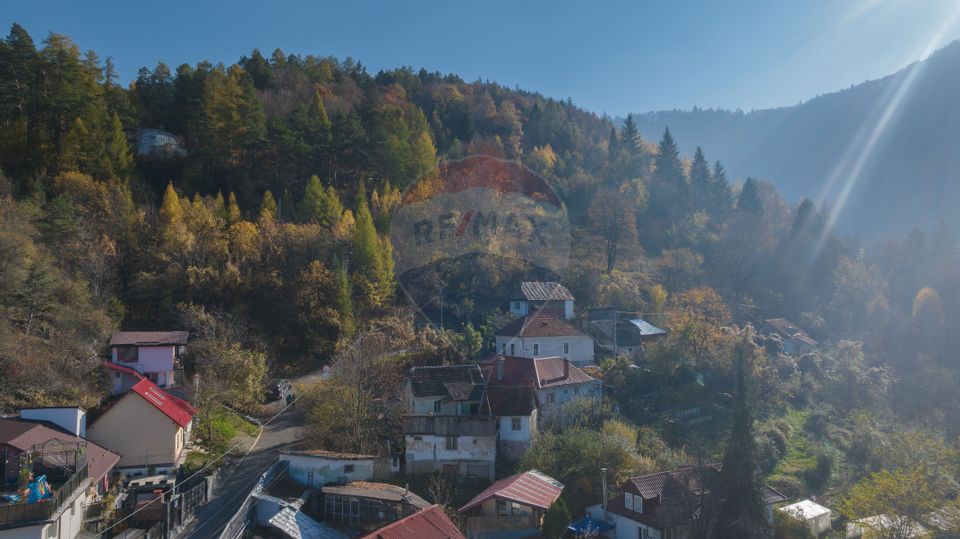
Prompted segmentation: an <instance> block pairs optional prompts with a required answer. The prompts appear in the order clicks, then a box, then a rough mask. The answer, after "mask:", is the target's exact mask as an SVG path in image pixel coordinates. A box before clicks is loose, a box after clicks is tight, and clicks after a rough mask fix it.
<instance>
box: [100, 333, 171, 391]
mask: <svg viewBox="0 0 960 539" xmlns="http://www.w3.org/2000/svg"><path fill="white" fill-rule="evenodd" d="M189 335H190V334H189V333H188V332H186V331H116V332H114V333H113V335H112V336H111V337H110V362H111V363H113V364H114V365H120V366H122V367H127V368H130V369H133V370H135V371H137V372H139V373H141V374H143V375H144V376H145V377H146V378H148V379H149V380H150V381H151V382H153V383H154V384H156V385H157V387H164V388H166V387H174V386H175V385H177V383H178V380H177V379H176V376H177V372H179V371H181V369H182V367H181V365H180V357H181V356H182V355H183V354H184V353H185V351H186V345H187V338H188V337H189ZM133 383H136V382H135V381H133V382H131V380H130V379H129V375H127V374H125V373H124V372H123V371H120V370H114V373H113V394H114V395H119V394H121V393H123V392H125V391H126V390H127V389H128V388H129V387H130V386H131V385H132V384H133Z"/></svg>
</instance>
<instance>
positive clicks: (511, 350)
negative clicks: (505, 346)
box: [510, 343, 517, 356]
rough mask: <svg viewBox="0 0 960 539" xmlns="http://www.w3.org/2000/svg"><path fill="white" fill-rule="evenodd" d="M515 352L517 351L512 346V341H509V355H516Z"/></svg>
mask: <svg viewBox="0 0 960 539" xmlns="http://www.w3.org/2000/svg"><path fill="white" fill-rule="evenodd" d="M516 352H517V351H516V349H515V348H514V346H513V343H510V355H511V356H513V355H516Z"/></svg>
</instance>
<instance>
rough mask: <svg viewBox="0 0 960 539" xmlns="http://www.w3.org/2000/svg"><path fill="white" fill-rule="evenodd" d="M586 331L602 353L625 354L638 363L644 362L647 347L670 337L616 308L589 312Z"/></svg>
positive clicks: (596, 309) (601, 308)
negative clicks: (644, 351)
mask: <svg viewBox="0 0 960 539" xmlns="http://www.w3.org/2000/svg"><path fill="white" fill-rule="evenodd" d="M586 330H587V333H589V334H590V336H591V337H593V338H594V341H595V342H596V344H597V348H598V349H599V350H602V351H604V352H606V353H608V354H610V355H622V354H625V355H627V356H628V357H630V358H631V359H633V360H635V361H640V360H642V359H643V347H644V346H645V345H647V344H650V343H653V342H655V341H657V340H659V339H661V338H663V337H665V336H666V335H667V330H665V329H662V328H659V327H657V326H655V325H653V324H651V323H650V322H648V321H646V320H644V319H643V318H637V317H636V316H635V315H630V314H625V313H623V312H621V311H619V310H618V309H616V308H613V307H598V308H594V309H590V310H588V311H587V326H586Z"/></svg>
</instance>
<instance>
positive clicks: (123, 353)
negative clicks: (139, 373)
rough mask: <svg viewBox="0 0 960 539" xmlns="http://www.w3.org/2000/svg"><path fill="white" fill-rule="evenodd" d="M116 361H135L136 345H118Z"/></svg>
mask: <svg viewBox="0 0 960 539" xmlns="http://www.w3.org/2000/svg"><path fill="white" fill-rule="evenodd" d="M117 361H119V362H120V363H136V362H137V347H136V346H118V347H117Z"/></svg>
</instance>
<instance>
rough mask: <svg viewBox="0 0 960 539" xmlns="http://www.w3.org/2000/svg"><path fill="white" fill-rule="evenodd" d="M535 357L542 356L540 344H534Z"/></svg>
mask: <svg viewBox="0 0 960 539" xmlns="http://www.w3.org/2000/svg"><path fill="white" fill-rule="evenodd" d="M533 355H535V356H536V355H540V343H536V342H535V343H533Z"/></svg>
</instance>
